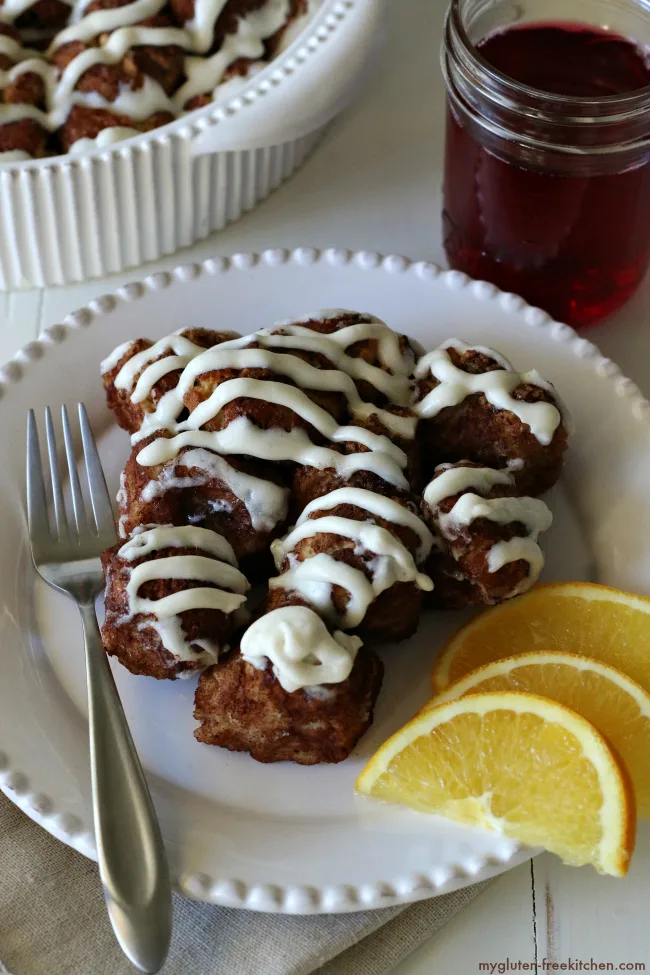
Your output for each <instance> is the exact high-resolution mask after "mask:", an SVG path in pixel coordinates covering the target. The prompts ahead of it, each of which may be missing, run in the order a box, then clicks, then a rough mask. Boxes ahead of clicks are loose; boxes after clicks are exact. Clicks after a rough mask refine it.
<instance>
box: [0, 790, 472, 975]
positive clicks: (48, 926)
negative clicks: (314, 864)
mask: <svg viewBox="0 0 650 975" xmlns="http://www.w3.org/2000/svg"><path fill="white" fill-rule="evenodd" d="M485 886H486V884H485V883H483V884H476V885H474V886H473V887H468V888H465V889H464V890H461V891H458V892H456V893H452V894H447V895H446V896H444V897H437V898H434V899H433V900H428V901H422V902H420V903H419V904H415V905H413V906H412V907H408V908H388V909H386V910H382V911H367V912H359V913H355V914H341V915H334V916H322V917H277V916H272V915H268V914H257V913H252V912H250V911H236V910H232V909H229V908H225V907H210V906H208V905H206V904H196V903H194V902H192V901H189V900H186V899H185V898H184V897H180V896H179V895H175V896H174V938H173V941H172V945H171V950H170V953H169V958H168V960H167V963H166V964H165V967H164V969H163V973H164V975H316V973H318V975H352V973H353V975H387V973H389V972H391V971H392V970H393V968H394V967H395V966H396V965H397V964H398V963H399V962H400V961H401V960H402V959H403V958H405V957H406V955H408V954H409V953H410V952H411V951H413V950H414V949H415V948H416V947H417V946H418V945H419V944H421V943H422V942H423V941H424V940H425V939H426V938H428V937H430V935H431V934H433V933H434V932H435V931H437V930H438V929H439V928H441V927H442V926H443V924H445V922H446V921H448V920H450V918H452V917H453V915H454V914H456V913H457V911H459V910H461V908H462V907H464V906H465V905H466V904H467V903H469V901H471V900H473V899H474V897H476V895H477V894H478V893H480V891H481V890H482V889H483V888H484V887H485ZM0 959H1V961H0V975H132V973H133V971H134V969H133V968H132V967H131V965H130V964H129V963H128V962H127V961H126V959H125V958H124V956H123V955H122V954H121V952H120V950H119V948H118V947H117V945H116V943H115V941H114V939H113V935H112V932H111V929H110V925H109V922H108V919H107V917H106V913H105V910H104V902H103V899H102V894H101V887H100V883H99V878H98V875H97V868H96V867H95V864H93V863H91V862H90V861H88V860H86V859H85V858H84V857H82V856H81V855H80V854H78V853H75V852H74V851H73V850H70V849H68V847H66V846H64V845H63V844H62V843H59V842H57V841H56V840H54V839H52V837H51V836H49V834H48V833H46V832H45V830H43V829H41V828H40V827H38V826H36V825H35V824H34V823H32V822H31V820H29V819H28V818H27V817H26V816H25V815H24V814H23V813H22V812H20V810H19V809H17V808H16V807H15V806H14V805H13V804H12V803H11V802H10V801H9V800H8V799H7V798H6V797H5V796H3V795H2V793H0Z"/></svg>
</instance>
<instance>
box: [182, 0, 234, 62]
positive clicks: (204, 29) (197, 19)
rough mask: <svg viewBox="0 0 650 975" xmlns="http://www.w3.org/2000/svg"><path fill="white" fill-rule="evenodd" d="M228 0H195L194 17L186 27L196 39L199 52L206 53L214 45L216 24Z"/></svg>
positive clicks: (195, 48) (195, 47) (195, 43)
mask: <svg viewBox="0 0 650 975" xmlns="http://www.w3.org/2000/svg"><path fill="white" fill-rule="evenodd" d="M227 2H228V0H194V17H193V18H192V20H188V21H187V23H186V24H185V29H186V30H187V32H188V33H189V35H190V37H191V38H192V39H193V41H194V50H195V51H196V53H197V54H204V53H205V52H206V51H208V50H209V49H210V47H211V45H212V39H213V37H214V26H215V24H216V22H217V20H218V19H219V15H220V14H221V12H222V10H223V8H224V7H225V6H226V3H227Z"/></svg>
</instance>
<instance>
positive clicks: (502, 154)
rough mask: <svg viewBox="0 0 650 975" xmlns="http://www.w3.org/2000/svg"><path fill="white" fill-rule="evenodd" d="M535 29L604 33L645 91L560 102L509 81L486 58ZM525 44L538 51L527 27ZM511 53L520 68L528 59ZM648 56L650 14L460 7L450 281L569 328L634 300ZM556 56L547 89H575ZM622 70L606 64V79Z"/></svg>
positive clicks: (642, 211) (451, 148) (482, 0)
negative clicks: (490, 292) (521, 302)
mask: <svg viewBox="0 0 650 975" xmlns="http://www.w3.org/2000/svg"><path fill="white" fill-rule="evenodd" d="M531 24H537V25H540V27H546V28H551V32H550V35H549V34H548V33H547V34H546V35H544V36H546V39H547V40H548V36H553V37H560V36H561V35H562V34H563V32H564V33H568V32H570V31H573V32H574V34H580V33H581V32H582V33H584V31H585V30H588V29H589V28H596V29H598V33H599V34H600V35H601V36H602V38H603V40H606V41H607V42H608V43H609V44H610V45H611V44H613V45H614V47H615V48H616V50H617V52H618V55H620V57H622V58H623V61H624V60H625V58H626V57H628V59H630V63H633V64H634V65H635V66H636V68H638V69H640V70H638V72H637V77H638V79H639V82H640V84H641V85H643V86H644V87H639V86H638V84H637V85H635V86H633V90H627V91H625V90H624V91H623V93H614V94H611V93H609V92H610V91H611V90H612V89H611V88H609V89H608V87H607V85H603V90H604V91H606V92H608V93H607V94H605V95H604V96H601V95H592V94H590V95H589V96H588V97H586V96H584V95H583V94H582V93H581V92H580V89H579V88H576V89H571V88H569V91H571V90H576V91H578V94H577V95H576V94H571V93H570V94H566V93H565V92H564V91H563V92H562V93H557V86H556V87H555V90H542V89H541V88H538V87H530V86H529V85H528V84H524V83H522V82H521V81H517V80H514V78H512V77H509V76H508V75H507V74H504V73H502V71H500V70H497V69H496V68H495V67H493V66H492V65H491V64H490V63H489V62H488V60H486V59H485V58H484V57H483V56H482V54H481V47H480V42H481V41H484V40H485V39H486V38H490V37H493V36H494V35H495V33H497V32H501V41H500V43H502V42H503V38H504V37H506V36H508V35H506V34H504V33H503V32H508V34H509V32H510V30H511V29H512V37H511V38H508V39H509V40H511V41H512V44H519V43H520V39H521V36H522V35H523V33H524V31H521V33H520V35H519V38H518V37H517V34H518V33H519V31H518V29H519V28H523V27H526V26H527V25H531ZM552 28H560V30H559V31H558V30H556V31H555V32H554V31H553V30H552ZM526 33H527V34H528V36H529V40H530V37H531V31H530V27H529V28H528V30H527V31H526ZM589 33H590V34H591V31H589ZM585 36H586V35H585ZM627 40H629V41H631V42H632V43H626V41H627ZM578 42H579V38H578ZM477 45H479V47H477ZM617 45H618V46H617ZM633 45H634V46H633ZM531 50H532V49H531ZM513 51H514V52H515V53H517V55H518V56H519V58H520V60H521V57H522V49H521V47H520V48H519V50H518V51H516V50H515V49H514V48H513ZM607 51H608V52H609V51H610V48H608V49H607ZM649 51H650V0H517V2H513V0H452V3H451V6H450V8H449V11H448V14H447V20H446V25H445V37H444V42H443V52H442V63H443V71H444V74H445V80H446V83H447V91H448V116H447V142H446V156H445V176H444V214H443V233H444V246H445V250H446V253H447V257H448V260H449V263H450V265H451V266H452V267H454V268H457V269H459V270H462V271H465V272H466V273H467V274H469V275H471V276H472V277H476V278H481V279H484V280H487V281H492V282H493V283H494V284H496V285H497V286H498V287H500V288H502V289H503V290H505V291H514V292H517V293H518V294H521V295H522V296H523V297H524V298H525V299H526V300H527V301H528V302H530V303H531V304H533V305H538V306H540V307H542V308H544V309H545V310H546V311H548V312H549V313H550V314H551V315H552V316H553V317H554V318H557V319H559V320H560V321H566V322H569V323H570V324H571V325H575V326H580V325H589V324H591V323H593V322H596V321H599V320H600V319H602V318H604V317H605V316H606V315H609V314H610V313H611V312H613V311H614V310H615V309H616V308H618V307H620V306H621V305H622V304H623V303H624V302H625V301H626V300H627V299H628V298H629V297H630V296H631V295H632V294H633V293H634V291H635V290H636V288H637V287H638V285H639V283H640V281H641V279H642V278H643V275H644V273H645V271H646V269H647V267H648V264H649V263H650V87H648V84H649V82H650V54H649V53H648V52H649ZM628 52H629V53H628ZM540 53H542V52H540ZM548 53H549V52H548V49H547V50H546V51H545V52H544V54H545V59H544V64H545V65H546V67H545V69H544V70H545V71H546V76H547V77H550V76H551V75H552V72H553V71H559V75H560V77H563V76H565V75H566V76H569V77H570V75H571V70H572V64H573V63H574V62H572V61H571V59H570V58H567V57H566V51H565V52H564V55H563V52H562V51H560V50H558V54H557V58H558V59H557V60H556V61H555V62H554V60H553V58H549V57H548ZM523 56H529V55H528V54H525V55H523ZM563 57H564V60H562V58H563ZM608 58H609V59H608ZM615 62H616V57H614V58H611V57H609V54H608V55H607V56H606V57H605V58H604V60H603V64H604V65H605V68H604V70H605V72H607V70H609V68H608V66H610V65H613V64H614V63H615ZM549 64H552V65H553V68H552V69H551V71H549V68H548V65H549ZM521 70H524V71H525V66H524V68H523V69H521ZM513 73H515V72H513ZM548 87H549V89H552V88H553V86H552V85H551V84H549V86H548ZM560 87H561V86H560ZM629 87H630V86H628V88H629ZM613 90H614V92H617V91H620V89H616V87H614V89H613Z"/></svg>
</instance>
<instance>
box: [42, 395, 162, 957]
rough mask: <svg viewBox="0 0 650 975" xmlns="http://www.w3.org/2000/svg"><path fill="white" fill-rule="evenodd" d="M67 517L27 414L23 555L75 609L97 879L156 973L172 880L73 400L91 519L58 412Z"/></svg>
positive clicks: (87, 444)
mask: <svg viewBox="0 0 650 975" xmlns="http://www.w3.org/2000/svg"><path fill="white" fill-rule="evenodd" d="M61 414H62V421H63V439H64V442H65V453H66V458H67V463H68V474H69V480H70V493H71V496H72V509H73V515H74V518H73V519H72V522H73V523H72V524H69V523H68V517H67V515H66V509H65V502H64V497H63V488H62V485H61V475H60V473H59V465H58V461H57V448H56V439H55V435H54V426H53V424H52V414H51V412H50V408H49V407H47V408H46V410H45V430H46V439H47V453H48V457H49V463H50V476H51V481H52V499H53V503H54V504H53V508H54V511H53V514H54V525H55V530H54V531H52V529H51V527H50V515H49V514H48V505H47V499H46V494H45V480H44V477H43V467H42V464H41V455H40V448H39V442H38V429H37V424H36V418H35V416H34V411H33V410H30V411H29V415H28V419H27V516H28V521H29V538H30V543H31V550H32V558H33V560H34V565H35V567H36V570H37V571H38V573H39V574H40V576H41V577H42V578H43V579H45V581H46V582H47V583H48V584H49V585H50V586H52V587H53V588H54V589H57V590H58V591H59V592H62V593H65V594H66V595H67V596H70V597H72V599H74V600H75V602H76V603H77V605H78V606H79V610H80V612H81V621H82V624H83V631H84V644H85V650H86V678H87V686H88V726H89V733H90V771H91V780H92V796H93V816H94V821H95V837H96V844H97V859H98V862H99V873H100V877H101V880H102V884H103V887H104V897H105V900H106V907H107V910H108V915H109V917H110V920H111V924H112V925H113V930H114V932H115V936H116V937H117V940H118V942H119V943H120V946H121V948H122V950H123V951H124V953H125V954H126V956H127V957H128V958H129V960H130V961H131V962H132V963H133V964H134V965H135V966H136V967H137V968H139V969H140V970H141V971H144V972H152V973H153V972H157V971H158V970H159V969H160V968H161V966H162V964H163V962H164V960H165V957H166V955H167V950H168V947H169V940H170V937H171V883H170V879H169V868H168V865H167V859H166V856H165V850H164V846H163V842H162V837H161V835H160V827H159V825H158V820H157V818H156V813H155V811H154V808H153V803H152V801H151V796H150V794H149V789H148V788H147V783H146V781H145V777H144V774H143V772H142V766H141V765H140V761H139V759H138V756H137V753H136V750H135V746H134V744H133V739H132V738H131V734H130V732H129V728H128V725H127V723H126V718H125V716H124V711H123V710H122V705H121V703H120V699H119V697H118V693H117V689H116V687H115V683H114V681H113V675H112V673H111V670H110V667H109V666H108V662H107V660H106V654H105V653H104V648H103V646H102V640H101V636H100V633H99V626H98V624H97V616H96V615H95V599H96V598H97V596H98V595H99V593H100V592H101V590H102V589H103V587H104V579H103V573H102V566H101V561H100V555H101V553H102V552H103V551H104V549H106V548H108V547H109V546H111V545H113V544H115V542H116V540H117V533H116V531H115V522H114V520H113V511H112V508H111V501H110V496H109V493H108V489H107V487H106V481H105V479H104V472H103V470H102V466H101V462H100V459H99V454H98V453H97V447H96V445H95V440H94V438H93V434H92V430H91V428H90V422H89V420H88V416H87V414H86V410H85V408H84V406H83V404H82V403H80V404H79V424H80V427H81V440H82V444H83V451H84V458H85V465H86V474H87V478H88V488H89V493H90V499H91V504H92V510H93V515H94V519H93V520H94V524H93V525H92V527H91V525H90V524H89V520H88V517H87V515H86V510H85V505H84V501H83V495H82V492H81V486H80V483H79V477H78V475H77V466H76V461H75V455H74V446H73V440H72V433H71V430H70V423H69V420H68V414H67V411H66V408H65V406H63V407H62V409H61Z"/></svg>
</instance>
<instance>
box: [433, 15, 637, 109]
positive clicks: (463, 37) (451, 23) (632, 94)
mask: <svg viewBox="0 0 650 975" xmlns="http://www.w3.org/2000/svg"><path fill="white" fill-rule="evenodd" d="M462 3H463V0H451V3H450V5H449V11H448V14H447V17H448V27H451V29H452V30H453V31H454V32H455V34H456V37H457V39H458V40H459V41H460V42H461V44H462V46H463V49H464V51H465V53H466V54H467V55H468V56H469V57H471V58H472V60H473V61H474V63H475V67H476V66H478V67H480V69H481V73H482V74H483V75H484V76H486V77H487V78H488V79H490V80H491V81H492V82H493V83H494V84H495V86H499V88H500V89H501V94H502V97H503V96H505V97H506V98H508V99H510V100H512V101H513V102H520V101H521V100H522V97H523V98H525V99H527V100H529V101H530V102H531V103H535V102H539V101H543V102H544V103H545V104H546V105H548V106H554V107H555V108H556V109H557V111H558V112H559V113H562V110H563V109H569V108H570V109H572V111H571V113H570V114H571V115H575V110H576V108H583V109H584V110H585V111H584V113H583V112H580V113H579V114H580V115H582V114H584V115H585V116H592V117H593V116H596V117H600V118H603V117H606V116H609V117H611V118H614V117H616V116H618V117H619V118H625V117H626V116H629V115H630V114H634V112H635V111H639V110H647V109H648V108H650V85H645V86H644V87H643V88H636V89H634V90H633V91H629V92H624V93H622V94H620V95H602V96H601V95H595V96H594V95H560V94H557V93H556V92H550V91H545V90H544V89H543V88H534V87H533V86H532V85H527V84H524V83H523V82H519V81H516V80H515V79H514V78H512V77H511V76H510V75H507V74H505V73H504V72H503V71H500V70H499V69H498V68H496V67H494V65H492V64H490V62H489V61H487V60H486V59H485V58H484V57H483V55H482V54H481V52H480V50H479V48H478V47H477V45H476V44H474V43H473V41H472V40H471V39H470V36H469V34H468V32H467V29H466V27H465V24H464V23H463V17H462V12H461V6H462ZM648 17H649V19H650V9H649V10H648ZM598 107H601V108H603V109H606V110H607V111H600V112H599V111H596V109H597V108H598Z"/></svg>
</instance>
